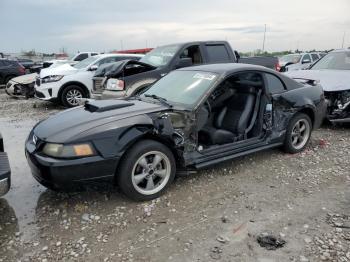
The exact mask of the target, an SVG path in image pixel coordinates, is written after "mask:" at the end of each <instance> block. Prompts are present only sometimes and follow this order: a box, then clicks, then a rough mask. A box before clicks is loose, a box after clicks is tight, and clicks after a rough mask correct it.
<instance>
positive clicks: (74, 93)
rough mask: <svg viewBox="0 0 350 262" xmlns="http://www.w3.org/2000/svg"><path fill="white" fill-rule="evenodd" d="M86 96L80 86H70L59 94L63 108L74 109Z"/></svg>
mask: <svg viewBox="0 0 350 262" xmlns="http://www.w3.org/2000/svg"><path fill="white" fill-rule="evenodd" d="M85 97H86V94H85V92H84V90H83V88H81V87H80V86H76V85H71V86H67V87H65V88H64V90H63V91H62V92H61V98H60V99H61V102H62V105H63V106H65V107H75V106H78V105H79V100H80V99H81V98H85Z"/></svg>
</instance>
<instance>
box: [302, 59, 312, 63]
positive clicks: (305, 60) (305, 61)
mask: <svg viewBox="0 0 350 262" xmlns="http://www.w3.org/2000/svg"><path fill="white" fill-rule="evenodd" d="M301 63H302V64H308V63H311V60H310V59H304V60H303V61H301Z"/></svg>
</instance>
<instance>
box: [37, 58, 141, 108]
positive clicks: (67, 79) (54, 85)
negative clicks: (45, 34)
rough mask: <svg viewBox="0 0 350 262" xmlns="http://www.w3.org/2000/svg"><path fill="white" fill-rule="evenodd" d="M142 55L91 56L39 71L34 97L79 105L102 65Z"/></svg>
mask: <svg viewBox="0 0 350 262" xmlns="http://www.w3.org/2000/svg"><path fill="white" fill-rule="evenodd" d="M141 57H142V55H133V54H103V55H95V56H91V57H89V58H87V59H84V60H83V61H81V62H79V63H77V64H76V65H73V66H71V65H69V64H64V65H61V66H58V67H55V68H46V69H42V70H41V71H40V75H39V77H37V78H36V80H35V97H37V98H39V99H41V100H46V101H53V102H55V101H56V102H59V103H61V104H62V105H64V106H65V107H73V106H77V105H78V104H79V99H81V98H88V97H90V94H91V90H92V86H93V84H92V77H93V75H94V71H95V70H96V69H97V68H98V67H99V66H100V65H102V64H106V63H114V62H117V61H121V60H125V59H134V60H139V59H140V58H141Z"/></svg>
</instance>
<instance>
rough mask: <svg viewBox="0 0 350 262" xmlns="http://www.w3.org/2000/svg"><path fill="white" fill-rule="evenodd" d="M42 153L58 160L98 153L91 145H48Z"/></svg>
mask: <svg viewBox="0 0 350 262" xmlns="http://www.w3.org/2000/svg"><path fill="white" fill-rule="evenodd" d="M42 152H43V153H44V154H45V155H47V156H52V157H57V158H76V157H86V156H93V155H96V151H95V150H94V148H93V146H92V145H91V144H90V143H82V144H73V145H62V144H53V143H47V144H45V146H44V148H43V151H42Z"/></svg>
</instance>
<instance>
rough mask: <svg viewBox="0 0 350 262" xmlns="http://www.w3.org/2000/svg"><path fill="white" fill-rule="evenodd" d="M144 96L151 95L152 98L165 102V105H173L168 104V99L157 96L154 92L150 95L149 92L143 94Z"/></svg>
mask: <svg viewBox="0 0 350 262" xmlns="http://www.w3.org/2000/svg"><path fill="white" fill-rule="evenodd" d="M145 97H151V98H153V99H156V100H158V101H160V102H162V103H163V104H165V105H167V106H169V107H173V106H172V105H171V104H169V102H168V100H166V98H164V97H161V96H157V95H155V94H152V95H151V94H145Z"/></svg>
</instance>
